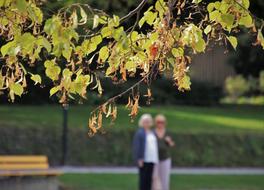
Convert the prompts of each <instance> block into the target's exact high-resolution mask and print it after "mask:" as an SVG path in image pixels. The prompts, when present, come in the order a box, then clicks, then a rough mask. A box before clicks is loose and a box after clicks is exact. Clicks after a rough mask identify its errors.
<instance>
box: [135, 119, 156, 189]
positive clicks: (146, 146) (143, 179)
mask: <svg viewBox="0 0 264 190" xmlns="http://www.w3.org/2000/svg"><path fill="white" fill-rule="evenodd" d="M138 125H139V129H138V130H137V132H136V134H135V136H134V140H133V154H134V159H135V161H136V163H137V166H138V168H139V190H151V188H152V176H153V168H154V165H155V164H156V163H158V160H159V158H158V144H157V138H156V135H155V133H154V132H153V131H152V129H151V128H152V126H153V119H152V116H151V115H150V114H143V115H142V116H141V117H140V119H139V123H138Z"/></svg>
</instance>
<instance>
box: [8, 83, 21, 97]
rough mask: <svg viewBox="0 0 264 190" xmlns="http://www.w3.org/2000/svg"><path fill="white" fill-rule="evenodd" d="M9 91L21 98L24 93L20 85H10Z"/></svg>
mask: <svg viewBox="0 0 264 190" xmlns="http://www.w3.org/2000/svg"><path fill="white" fill-rule="evenodd" d="M9 88H10V91H13V92H14V94H15V95H18V96H21V95H22V94H23V92H24V89H23V87H22V85H21V84H19V83H13V84H11V85H10V87H9Z"/></svg>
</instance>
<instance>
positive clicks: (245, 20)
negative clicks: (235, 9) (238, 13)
mask: <svg viewBox="0 0 264 190" xmlns="http://www.w3.org/2000/svg"><path fill="white" fill-rule="evenodd" d="M239 24H240V25H244V26H245V27H251V26H252V17H251V16H250V15H249V14H247V15H246V16H243V17H241V18H240V19H239Z"/></svg>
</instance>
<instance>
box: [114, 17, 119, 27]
mask: <svg viewBox="0 0 264 190" xmlns="http://www.w3.org/2000/svg"><path fill="white" fill-rule="evenodd" d="M113 23H114V27H118V26H119V16H117V15H114V16H113Z"/></svg>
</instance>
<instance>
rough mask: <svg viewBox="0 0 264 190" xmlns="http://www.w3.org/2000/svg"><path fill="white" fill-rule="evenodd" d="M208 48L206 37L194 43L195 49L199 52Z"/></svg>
mask: <svg viewBox="0 0 264 190" xmlns="http://www.w3.org/2000/svg"><path fill="white" fill-rule="evenodd" d="M205 48H206V43H205V41H204V39H202V38H200V39H199V40H198V41H197V42H196V43H195V44H194V49H195V51H197V52H204V50H205Z"/></svg>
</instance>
